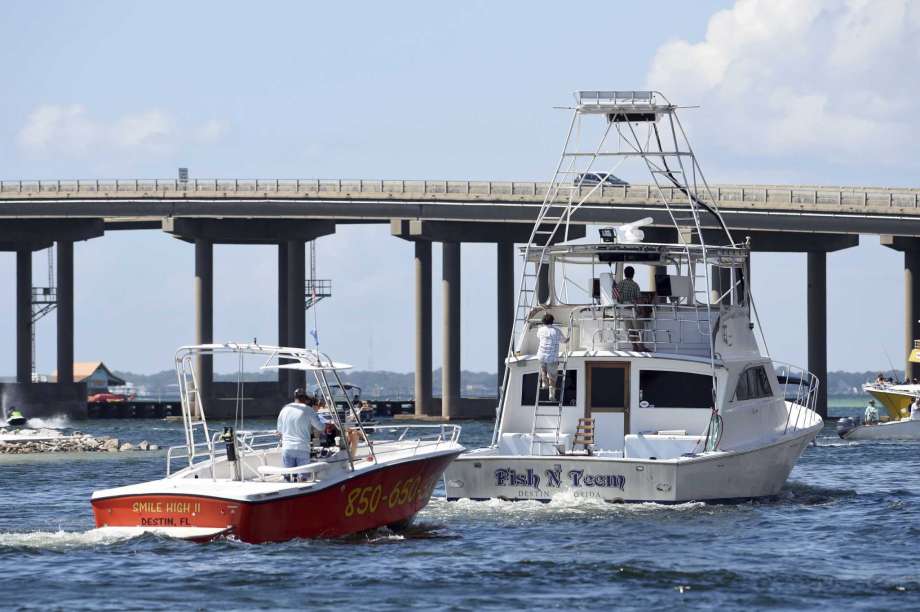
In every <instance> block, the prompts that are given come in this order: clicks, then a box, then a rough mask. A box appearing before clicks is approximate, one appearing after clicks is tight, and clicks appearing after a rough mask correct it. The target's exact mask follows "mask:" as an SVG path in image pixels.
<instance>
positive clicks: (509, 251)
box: [495, 240, 514, 387]
mask: <svg viewBox="0 0 920 612" xmlns="http://www.w3.org/2000/svg"><path fill="white" fill-rule="evenodd" d="M495 247H496V260H497V261H496V268H497V270H496V272H497V275H496V276H497V287H496V289H497V291H496V298H497V302H498V313H497V321H498V326H497V332H498V334H497V335H498V343H497V344H498V369H497V370H496V371H497V372H498V387H501V384H502V380H503V379H504V376H505V358H507V356H508V343H509V342H510V341H511V333H512V330H513V329H514V243H513V242H511V241H510V240H501V241H499V242H496V243H495Z"/></svg>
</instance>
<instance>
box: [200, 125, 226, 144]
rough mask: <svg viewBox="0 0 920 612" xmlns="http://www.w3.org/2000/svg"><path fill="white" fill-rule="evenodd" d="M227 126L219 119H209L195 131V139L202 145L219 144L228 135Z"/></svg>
mask: <svg viewBox="0 0 920 612" xmlns="http://www.w3.org/2000/svg"><path fill="white" fill-rule="evenodd" d="M227 130H228V127H227V124H226V123H224V122H223V121H219V120H217V119H209V120H208V121H205V122H204V124H202V125H201V126H200V127H198V128H196V129H195V139H196V140H197V141H198V142H202V143H212V142H217V141H218V140H220V139H221V138H223V136H224V134H226V133H227Z"/></svg>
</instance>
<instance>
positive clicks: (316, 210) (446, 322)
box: [0, 179, 920, 418]
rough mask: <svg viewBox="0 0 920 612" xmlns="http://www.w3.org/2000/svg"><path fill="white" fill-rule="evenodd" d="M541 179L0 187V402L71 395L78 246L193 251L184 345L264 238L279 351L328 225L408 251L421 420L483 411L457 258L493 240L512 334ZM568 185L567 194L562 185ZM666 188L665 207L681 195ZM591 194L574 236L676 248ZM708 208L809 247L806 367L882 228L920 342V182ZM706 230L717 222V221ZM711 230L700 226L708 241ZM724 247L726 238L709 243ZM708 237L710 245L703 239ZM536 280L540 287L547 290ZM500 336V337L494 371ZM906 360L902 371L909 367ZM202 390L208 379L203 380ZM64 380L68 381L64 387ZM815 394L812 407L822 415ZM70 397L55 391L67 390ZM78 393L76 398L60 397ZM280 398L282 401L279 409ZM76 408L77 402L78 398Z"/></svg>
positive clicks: (208, 325) (621, 207)
mask: <svg viewBox="0 0 920 612" xmlns="http://www.w3.org/2000/svg"><path fill="white" fill-rule="evenodd" d="M548 187H549V184H548V183H546V182H535V181H465V180H461V181H452V180H441V181H427V180H425V181H423V180H345V179H332V180H322V179H311V180H305V179H299V180H298V179H293V180H282V179H267V180H262V179H259V180H242V179H193V180H189V181H184V182H183V181H178V180H174V179H167V180H160V179H153V180H142V179H128V180H124V179H118V180H96V179H92V180H51V181H18V180H16V181H0V251H3V250H8V251H16V253H17V255H16V266H17V273H16V304H17V306H16V318H17V323H16V329H17V333H16V354H17V359H16V362H17V383H15V385H14V384H13V383H10V384H9V385H8V386H10V387H13V386H15V389H11V390H8V391H3V392H2V393H0V402H2V403H5V404H8V403H9V402H10V401H12V399H14V396H13V395H11V394H15V397H18V398H20V399H17V400H16V401H17V402H19V403H20V404H21V405H25V406H27V405H28V402H26V401H25V400H26V399H29V398H31V399H32V400H34V402H33V403H38V404H41V405H48V404H49V403H55V402H57V403H58V404H60V403H62V402H64V401H65V400H66V401H71V400H73V399H74V398H76V397H77V396H78V395H79V389H78V386H79V385H77V384H75V383H73V379H72V372H71V371H70V370H71V368H72V355H73V266H74V262H73V242H74V241H78V240H89V239H93V238H97V237H100V236H103V235H104V234H105V232H107V231H110V230H131V229H162V230H163V231H165V232H168V233H169V234H171V235H173V236H175V237H177V238H180V239H181V240H184V241H186V242H192V243H194V245H195V266H194V276H193V277H192V276H191V275H190V280H192V279H193V280H194V284H193V288H194V295H195V342H197V343H207V342H211V341H213V339H214V338H213V309H214V303H213V257H214V250H213V247H214V245H215V244H272V245H276V246H277V249H278V296H277V297H278V344H280V345H290V346H306V344H305V342H306V330H305V321H304V316H303V312H304V309H305V296H304V291H303V290H302V288H303V286H304V285H303V283H304V278H305V269H304V243H305V242H306V241H310V240H313V239H315V238H317V237H319V236H324V235H329V234H333V233H335V228H336V225H337V224H348V223H388V224H389V225H390V229H391V234H392V235H393V236H394V237H397V238H400V239H403V240H408V241H411V242H413V243H414V249H415V257H414V267H415V312H416V322H415V336H416V337H415V353H416V372H417V376H416V380H415V397H416V398H417V400H418V401H417V403H416V405H415V411H416V416H420V417H421V416H441V417H446V418H458V417H463V416H469V415H471V414H474V413H476V414H478V412H477V410H478V408H477V407H474V406H470V405H468V404H469V402H468V401H467V398H462V397H461V395H460V384H459V380H460V337H461V328H460V260H461V258H460V250H461V245H462V243H464V242H480V243H493V244H495V246H496V277H497V300H496V301H497V309H496V310H497V312H496V317H497V322H498V336H499V338H502V339H505V338H507V337H509V336H510V334H511V323H512V321H513V315H514V287H515V282H514V260H515V255H514V244H515V243H521V242H525V241H526V240H527V239H528V237H529V236H530V231H531V228H532V225H533V222H534V220H535V218H536V216H537V213H538V211H539V208H540V205H541V204H542V202H543V199H544V194H545V193H546V190H547V189H548ZM563 188H564V189H567V190H568V191H569V192H571V191H574V190H576V189H579V188H576V187H574V186H571V185H570V186H564V187H563ZM676 191H677V190H676V189H673V188H665V189H664V195H665V197H667V198H668V199H671V200H674V201H679V200H680V199H681V198H682V197H685V196H683V195H682V194H680V193H679V192H678V193H675V192H676ZM578 196H579V197H587V200H586V203H585V204H584V205H583V206H582V208H581V209H580V210H579V212H578V215H577V217H576V218H574V219H573V221H574V222H575V223H578V224H581V226H579V227H575V228H572V233H571V234H570V237H572V238H578V237H582V236H584V235H585V231H586V230H585V228H584V227H583V226H584V225H585V224H610V223H618V222H628V221H635V220H637V219H639V218H642V217H646V216H650V217H652V218H653V220H654V223H655V225H658V226H663V227H659V228H646V230H648V233H647V237H648V238H649V240H651V241H654V240H674V239H676V235H674V236H672V235H670V234H669V231H670V232H672V233H673V230H667V229H663V228H668V227H671V221H670V218H669V215H668V213H667V211H666V209H665V208H664V206H663V205H662V204H661V199H660V197H659V194H658V193H657V190H656V188H655V187H654V186H650V185H628V186H606V185H605V186H601V187H587V186H585V187H581V188H580V193H579V194H578ZM711 199H712V200H713V201H714V202H715V203H716V204H717V205H718V207H719V209H720V210H721V212H722V215H723V217H724V219H725V221H726V223H727V225H728V226H729V227H730V228H731V229H732V230H733V231H734V232H735V233H734V238H735V240H737V241H741V240H743V239H744V238H745V237H750V238H751V246H752V249H753V250H755V251H761V252H774V251H786V252H803V253H807V254H808V255H807V279H808V300H807V302H808V303H807V310H808V367H809V369H810V370H811V371H813V372H814V373H815V374H817V375H818V377H819V378H822V379H823V378H824V377H825V376H826V372H827V354H826V353H827V342H826V338H827V320H826V309H827V303H826V283H827V253H828V252H832V251H836V250H839V249H845V248H850V247H853V246H855V245H857V244H858V243H859V236H858V235H859V234H879V235H882V239H881V240H882V244H884V245H886V246H888V247H890V248H892V249H896V250H898V251H901V252H903V253H904V272H905V345H906V347H907V349H908V350H909V348H910V347H911V346H912V341H913V339H914V338H918V337H920V240H918V238H920V189H914V188H904V189H887V188H878V187H832V186H805V185H786V186H782V185H713V186H712V189H711ZM702 222H703V224H704V225H705V226H707V227H713V223H714V219H713V218H712V217H711V216H710V215H704V216H703V217H702ZM706 233H708V231H707V232H704V234H706ZM719 239H721V238H720V237H719ZM708 240H709V239H708V238H707V241H708ZM434 242H439V243H441V245H442V253H443V257H442V270H441V283H440V284H441V290H442V293H443V298H444V299H443V300H442V308H443V314H442V325H443V329H442V335H443V342H442V350H443V352H444V354H443V358H442V361H443V364H444V375H443V377H442V384H441V386H442V393H441V395H442V398H443V399H442V400H441V401H440V402H436V401H435V398H434V396H433V389H432V335H433V330H432V298H431V295H432V276H433V272H434V271H433V270H432V243H434ZM55 243H56V245H57V257H58V261H59V270H58V275H57V276H58V278H57V285H58V287H57V292H58V317H57V323H58V330H57V336H58V338H57V340H58V355H57V362H58V372H59V373H61V376H59V382H58V383H55V384H54V385H51V387H54V388H50V387H49V386H48V385H44V386H43V385H36V384H31V383H30V363H31V356H32V353H31V345H30V333H31V328H32V322H31V319H30V314H31V310H30V309H31V301H30V298H31V289H32V287H31V280H32V263H31V262H32V252H33V251H35V250H37V249H42V248H46V247H49V246H51V245H52V244H55ZM544 286H545V282H544ZM505 346H506V345H505V341H504V340H502V341H501V342H499V343H498V351H497V355H496V357H497V359H496V365H497V367H498V372H499V378H501V372H502V370H503V368H504V356H505V351H504V350H502V349H503V348H504V347H505ZM913 365H914V364H909V365H908V367H907V370H908V373H909V375H910V376H920V368H913ZM196 367H197V368H198V371H199V373H200V377H201V380H202V384H201V390H202V394H203V396H204V397H212V391H213V392H214V393H217V391H216V389H217V387H218V385H217V384H216V383H213V381H212V374H211V364H210V361H209V360H207V359H202V360H201V362H200V363H199V364H197V366H196ZM212 383H213V384H212ZM295 386H303V382H302V381H299V377H298V376H295V374H294V373H288V372H282V373H279V382H278V383H277V384H276V385H275V390H274V391H273V393H276V394H277V397H274V396H273V399H272V401H275V403H277V401H280V400H279V399H278V398H283V397H285V396H287V395H288V394H289V392H290V390H291V389H292V388H293V387H295ZM71 387H72V388H71ZM825 393H826V391H825V389H824V387H821V388H820V390H819V400H818V407H819V410H820V411H822V413H825V414H826V412H825V411H826V396H825ZM65 396H66V397H65ZM71 396H73V397H71ZM276 400H277V401H276ZM84 406H85V404H84Z"/></svg>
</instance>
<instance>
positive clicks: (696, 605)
mask: <svg viewBox="0 0 920 612" xmlns="http://www.w3.org/2000/svg"><path fill="white" fill-rule="evenodd" d="M861 405H862V404H861V403H860V402H855V403H852V404H850V405H844V404H837V405H836V406H835V407H834V408H833V409H832V414H833V413H834V412H837V413H840V414H845V413H848V412H851V411H853V412H858V411H860V409H861ZM265 425H269V424H268V423H265ZM79 428H80V429H81V430H83V431H90V432H92V433H96V434H101V435H116V436H118V437H120V438H122V439H125V440H129V441H131V442H138V441H140V440H141V439H147V440H149V441H151V442H155V443H158V444H161V445H169V444H177V443H180V442H181V439H182V434H181V429H180V428H179V426H178V425H177V424H173V423H166V422H162V421H152V420H144V421H128V420H126V421H89V422H82V423H79ZM490 433H491V424H489V423H482V422H476V423H466V424H464V432H463V436H462V440H463V441H465V443H466V444H467V445H468V446H470V447H473V446H476V445H479V444H482V443H484V442H485V441H486V440H487V439H488V438H489V435H490ZM164 460H165V453H163V452H159V453H119V454H101V453H100V454H84V455H46V456H29V457H10V456H5V457H0V489H2V491H3V495H2V496H0V576H2V582H3V585H4V587H3V588H2V589H0V608H3V609H42V610H44V609H94V610H109V609H111V610H123V609H144V610H185V609H216V610H242V609H246V610H249V609H304V608H309V609H318V610H324V609H335V610H342V609H346V610H351V609H362V610H363V609H367V610H391V609H406V608H409V609H451V610H467V609H486V610H490V609H509V608H547V609H610V608H618V609H626V610H630V609H652V608H656V609H660V608H678V607H679V608H687V609H712V608H719V609H725V610H734V609H741V608H746V609H771V610H774V609H775V610H800V609H803V608H818V607H822V608H827V609H861V610H886V609H888V610H894V609H898V610H907V609H920V561H918V555H920V546H918V536H920V497H918V492H920V444H916V443H894V442H892V443H847V442H843V441H841V440H839V439H838V438H837V436H836V435H835V433H834V431H833V427H832V425H828V426H827V427H826V428H825V430H824V431H823V432H822V433H821V435H820V436H819V437H818V440H817V446H814V447H809V448H808V449H807V450H806V452H805V454H804V456H803V457H802V459H801V460H800V462H799V464H798V465H797V466H796V468H795V470H794V471H793V473H792V476H791V478H790V480H789V482H788V483H787V485H786V487H785V488H784V489H783V491H782V493H781V494H780V495H779V496H778V497H776V498H774V499H769V500H764V501H758V502H747V503H739V504H717V505H710V504H704V503H689V504H681V505H677V506H661V505H654V504H639V505H608V504H604V503H598V502H592V501H587V500H580V499H579V500H575V499H573V498H558V499H556V500H554V501H553V502H551V503H549V504H541V503H538V502H500V501H492V502H450V503H449V502H445V501H443V500H441V499H434V500H432V502H431V503H430V504H429V505H428V507H427V508H425V509H424V510H423V511H422V512H421V513H420V514H419V516H418V517H417V519H416V522H415V524H414V525H413V527H412V528H411V529H410V530H408V531H407V532H405V533H392V532H389V531H387V530H379V531H376V532H373V533H369V534H363V535H360V536H354V537H350V538H347V539H342V540H332V541H306V540H299V541H291V542H285V543H281V544H264V545H250V544H244V543H241V542H237V541H232V540H223V541H217V542H212V543H209V544H193V543H188V542H182V541H176V540H171V539H168V538H163V537H157V536H143V537H138V538H117V537H102V536H100V535H99V534H98V533H97V532H95V531H93V530H92V526H93V523H92V512H91V509H90V505H89V496H90V493H91V492H92V491H93V490H94V489H96V488H102V487H108V486H115V485H121V484H127V483H131V482H136V481H140V480H147V479H151V478H156V477H159V476H160V475H162V473H163V469H164Z"/></svg>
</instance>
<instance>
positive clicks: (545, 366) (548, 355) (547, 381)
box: [537, 314, 569, 401]
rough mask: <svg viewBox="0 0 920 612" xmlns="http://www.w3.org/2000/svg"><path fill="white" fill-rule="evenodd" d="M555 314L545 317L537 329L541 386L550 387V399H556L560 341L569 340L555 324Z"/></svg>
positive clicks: (542, 387) (543, 387)
mask: <svg viewBox="0 0 920 612" xmlns="http://www.w3.org/2000/svg"><path fill="white" fill-rule="evenodd" d="M554 321H555V319H554V318H553V315H551V314H547V315H545V316H544V317H543V326H542V327H540V329H539V330H537V339H538V340H539V341H540V346H539V348H537V359H539V360H540V388H541V389H546V388H547V387H548V388H549V398H550V400H551V401H552V400H555V399H556V372H557V371H558V369H559V343H560V342H568V341H569V339H568V338H566V337H565V336H564V335H563V334H562V332H561V331H559V328H557V327H555V326H554V325H553V322H554Z"/></svg>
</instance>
